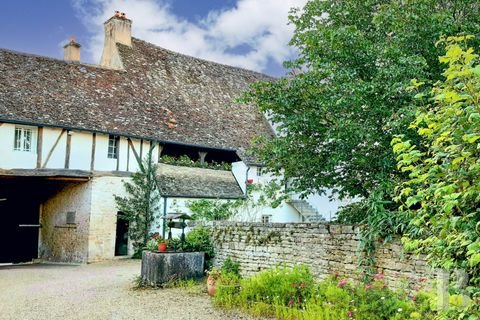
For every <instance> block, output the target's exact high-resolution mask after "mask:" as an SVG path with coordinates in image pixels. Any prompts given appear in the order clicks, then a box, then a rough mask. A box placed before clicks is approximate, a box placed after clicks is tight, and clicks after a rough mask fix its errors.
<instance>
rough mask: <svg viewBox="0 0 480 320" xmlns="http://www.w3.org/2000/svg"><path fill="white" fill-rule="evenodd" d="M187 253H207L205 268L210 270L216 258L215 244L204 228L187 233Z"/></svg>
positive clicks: (185, 246)
mask: <svg viewBox="0 0 480 320" xmlns="http://www.w3.org/2000/svg"><path fill="white" fill-rule="evenodd" d="M184 250H185V251H201V252H205V266H206V267H207V268H208V267H209V266H210V265H211V261H212V259H213V257H214V256H215V250H214V247H213V243H212V241H211V240H210V234H209V232H208V230H207V229H206V228H204V227H197V228H195V229H193V230H191V231H190V232H189V233H187V235H186V237H185V245H184Z"/></svg>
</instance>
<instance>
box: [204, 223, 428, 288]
mask: <svg viewBox="0 0 480 320" xmlns="http://www.w3.org/2000/svg"><path fill="white" fill-rule="evenodd" d="M207 226H208V227H209V228H210V234H211V236H212V240H213V241H214V244H215V249H216V258H215V265H221V264H222V263H223V261H224V260H225V259H226V258H228V257H230V258H232V259H233V260H234V261H237V262H239V263H240V265H241V270H242V273H243V275H249V274H253V273H255V272H258V271H260V270H262V269H266V268H271V267H274V266H276V265H279V264H284V265H286V266H294V265H296V264H306V265H308V266H309V267H310V270H311V271H312V272H313V274H314V275H315V276H316V277H317V278H318V279H325V278H327V277H328V276H329V275H334V274H339V275H342V276H345V277H347V278H358V277H361V274H360V273H359V271H358V270H359V268H358V244H359V240H360V236H359V229H358V227H356V226H348V225H332V224H321V223H287V224H283V223H272V224H261V223H235V222H213V223H208V224H207ZM376 258H377V264H376V272H378V273H382V274H384V277H385V280H386V282H387V283H388V284H389V285H390V286H391V287H399V286H402V285H404V284H405V283H408V284H410V285H418V284H421V283H423V281H424V278H426V277H429V276H430V275H431V271H430V270H429V268H428V267H427V266H426V263H425V260H424V259H423V258H422V257H418V256H413V255H410V254H405V253H403V251H402V246H401V244H400V242H399V241H394V242H392V243H390V244H388V245H381V244H380V246H379V249H378V250H377V254H376Z"/></svg>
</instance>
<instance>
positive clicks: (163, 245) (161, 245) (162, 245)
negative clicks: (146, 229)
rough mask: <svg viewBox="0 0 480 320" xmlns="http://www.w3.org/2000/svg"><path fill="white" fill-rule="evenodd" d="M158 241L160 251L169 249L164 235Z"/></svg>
mask: <svg viewBox="0 0 480 320" xmlns="http://www.w3.org/2000/svg"><path fill="white" fill-rule="evenodd" d="M157 241H158V251H159V252H165V251H167V242H166V241H165V240H163V238H162V237H160V238H159V240H157Z"/></svg>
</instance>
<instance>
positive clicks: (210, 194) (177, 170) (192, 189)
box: [157, 164, 244, 199]
mask: <svg viewBox="0 0 480 320" xmlns="http://www.w3.org/2000/svg"><path fill="white" fill-rule="evenodd" d="M157 179H158V184H159V187H160V193H161V195H162V196H167V197H179V198H218V199H238V198H243V197H244V194H243V192H242V189H241V188H240V186H239V185H238V182H237V180H236V179H235V177H234V175H233V174H232V172H231V171H224V170H212V169H203V168H189V167H179V166H172V165H167V164H159V165H158V171H157Z"/></svg>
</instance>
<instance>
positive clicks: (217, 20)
mask: <svg viewBox="0 0 480 320" xmlns="http://www.w3.org/2000/svg"><path fill="white" fill-rule="evenodd" d="M306 2H307V0H281V1H279V0H238V1H237V4H236V6H235V7H233V8H230V9H227V10H223V11H211V12H209V13H208V15H207V16H205V17H204V18H203V19H201V20H200V21H196V22H192V21H187V20H185V19H182V18H180V17H178V16H175V14H174V13H173V12H172V10H171V8H170V7H169V3H168V2H167V1H165V0H163V1H162V0H157V1H155V0H74V6H75V8H76V10H77V13H78V16H79V18H80V19H81V21H82V22H83V23H84V24H85V25H86V26H87V28H88V30H89V31H90V32H91V33H92V36H91V38H90V41H89V43H87V44H86V45H85V47H86V49H87V51H88V53H89V54H91V55H92V58H93V59H92V60H93V61H99V60H100V56H101V52H102V48H103V22H104V21H105V20H107V19H108V18H109V17H111V16H112V15H113V12H114V10H120V11H121V12H125V13H127V17H128V18H130V19H132V20H133V26H132V33H133V36H134V37H137V38H140V39H142V40H145V41H148V42H151V43H154V44H156V45H158V46H161V47H164V48H167V49H170V50H173V51H177V52H181V53H184V54H188V55H192V56H195V57H200V58H204V59H208V60H213V61H217V62H221V63H225V64H230V65H235V66H239V67H243V68H248V69H253V70H256V71H260V72H262V71H266V67H267V64H268V63H269V61H274V62H276V63H278V64H280V63H281V62H283V61H285V60H288V59H289V58H291V57H292V56H293V55H294V50H293V49H292V48H290V47H289V46H288V42H289V41H290V38H291V37H292V34H293V26H291V25H288V24H287V23H288V19H287V17H288V12H289V10H290V8H292V7H303V6H304V5H305V3H306ZM239 46H242V47H245V46H249V47H250V48H252V50H251V51H249V52H238V53H237V52H236V51H235V50H234V49H235V48H236V47H239Z"/></svg>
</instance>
